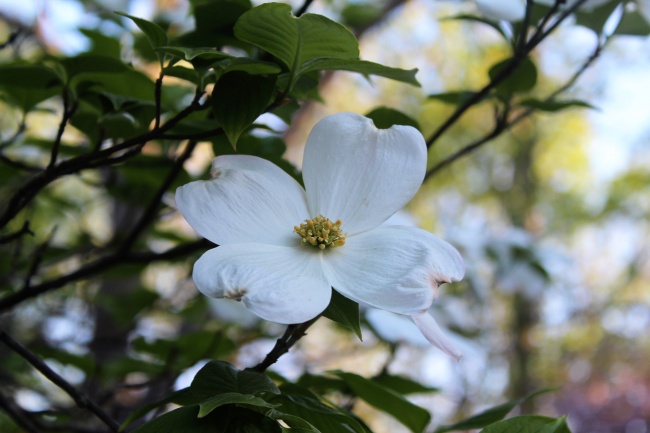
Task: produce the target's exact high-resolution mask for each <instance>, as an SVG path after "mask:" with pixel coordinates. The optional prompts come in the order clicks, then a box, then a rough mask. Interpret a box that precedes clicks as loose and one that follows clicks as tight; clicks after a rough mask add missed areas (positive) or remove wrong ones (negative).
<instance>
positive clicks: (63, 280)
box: [0, 239, 215, 313]
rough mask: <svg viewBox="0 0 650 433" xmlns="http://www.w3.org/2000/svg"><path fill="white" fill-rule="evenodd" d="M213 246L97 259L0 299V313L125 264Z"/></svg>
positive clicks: (193, 244) (205, 243)
mask: <svg viewBox="0 0 650 433" xmlns="http://www.w3.org/2000/svg"><path fill="white" fill-rule="evenodd" d="M214 246H215V245H214V244H213V243H211V242H209V241H207V240H205V239H200V240H198V241H194V242H190V243H187V244H183V245H179V246H177V247H174V248H171V249H169V250H167V251H165V252H162V253H152V252H147V253H142V252H141V253H128V254H121V253H119V252H117V253H113V254H111V255H108V256H105V257H102V258H99V259H97V260H95V261H92V262H90V263H87V264H86V265H84V266H82V267H81V268H79V269H77V270H76V271H74V272H71V273H69V274H66V275H62V276H60V277H58V278H54V279H52V280H49V281H45V282H42V283H40V284H35V285H33V286H31V287H29V288H28V289H25V290H20V291H19V292H16V293H13V294H11V295H9V296H5V297H4V298H2V299H0V313H2V312H4V311H7V310H9V309H10V308H13V307H14V306H16V305H18V304H20V303H21V302H23V301H26V300H27V299H31V298H34V297H36V296H39V295H41V294H43V293H47V292H50V291H52V290H55V289H58V288H59V287H63V286H65V285H66V284H68V283H71V282H73V281H77V280H81V279H84V278H88V277H91V276H93V275H97V274H99V273H102V272H104V271H107V270H109V269H112V268H114V267H116V266H119V265H123V264H126V263H144V264H146V263H151V262H155V261H163V260H174V259H179V258H182V257H186V256H188V255H189V254H192V253H195V252H197V251H201V250H205V249H208V248H212V247H214Z"/></svg>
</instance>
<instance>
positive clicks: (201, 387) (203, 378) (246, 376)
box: [190, 361, 280, 399]
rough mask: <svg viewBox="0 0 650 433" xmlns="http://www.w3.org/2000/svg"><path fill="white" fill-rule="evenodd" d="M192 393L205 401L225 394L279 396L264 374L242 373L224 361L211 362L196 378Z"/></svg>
mask: <svg viewBox="0 0 650 433" xmlns="http://www.w3.org/2000/svg"><path fill="white" fill-rule="evenodd" d="M190 389H191V390H192V392H193V393H194V394H195V395H196V396H197V397H198V398H203V399H208V398H212V397H214V396H216V395H219V394H224V393H232V392H235V393H240V394H259V393H263V392H268V393H272V394H279V393H280V390H278V387H277V386H275V384H274V383H273V381H272V380H271V379H269V378H268V377H267V376H266V375H264V374H262V373H257V372H254V371H247V370H244V371H240V370H237V369H236V368H235V367H233V366H232V365H230V364H228V363H227V362H223V361H210V362H208V363H207V364H206V365H205V366H204V367H203V368H202V369H201V370H199V372H198V373H197V374H196V376H194V380H193V381H192V385H190Z"/></svg>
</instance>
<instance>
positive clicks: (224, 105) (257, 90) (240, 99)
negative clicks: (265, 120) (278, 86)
mask: <svg viewBox="0 0 650 433" xmlns="http://www.w3.org/2000/svg"><path fill="white" fill-rule="evenodd" d="M275 79H276V77H275V76H264V75H250V74H247V73H245V72H239V71H233V72H229V73H227V74H225V75H224V76H222V77H221V78H220V79H219V81H217V84H216V85H215V87H214V90H213V91H212V108H213V111H214V116H215V118H216V119H217V122H219V124H220V125H221V127H222V128H223V129H224V131H225V133H226V136H227V137H228V140H229V141H230V143H231V144H232V146H233V147H236V145H237V140H238V139H239V136H240V135H241V133H242V132H243V131H244V130H245V129H246V128H248V127H249V126H250V125H251V124H252V123H253V122H254V121H255V119H257V117H258V116H259V115H260V114H262V113H263V112H264V110H265V109H266V108H267V107H268V106H269V103H270V102H271V98H272V96H273V92H274V90H275Z"/></svg>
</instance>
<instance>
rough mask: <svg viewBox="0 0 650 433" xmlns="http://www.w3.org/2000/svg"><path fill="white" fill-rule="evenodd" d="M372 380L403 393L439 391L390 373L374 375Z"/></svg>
mask: <svg viewBox="0 0 650 433" xmlns="http://www.w3.org/2000/svg"><path fill="white" fill-rule="evenodd" d="M371 380H372V381H373V382H375V383H378V384H380V385H382V386H383V387H386V388H389V389H392V390H393V391H395V392H397V393H399V394H402V395H408V394H419V393H428V392H438V388H431V387H429V386H424V385H422V384H420V383H418V382H415V381H414V380H411V379H409V378H407V377H404V376H395V375H392V374H388V373H382V374H380V375H379V376H375V377H373V378H372V379H371Z"/></svg>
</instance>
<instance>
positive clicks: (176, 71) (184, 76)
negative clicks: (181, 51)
mask: <svg viewBox="0 0 650 433" xmlns="http://www.w3.org/2000/svg"><path fill="white" fill-rule="evenodd" d="M163 73H164V74H165V75H166V76H168V77H176V78H180V79H181V80H185V81H189V82H190V83H193V84H196V85H197V86H198V85H199V83H200V82H201V78H200V77H199V74H198V72H196V70H194V69H190V68H184V67H182V66H168V67H166V68H164V69H163Z"/></svg>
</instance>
